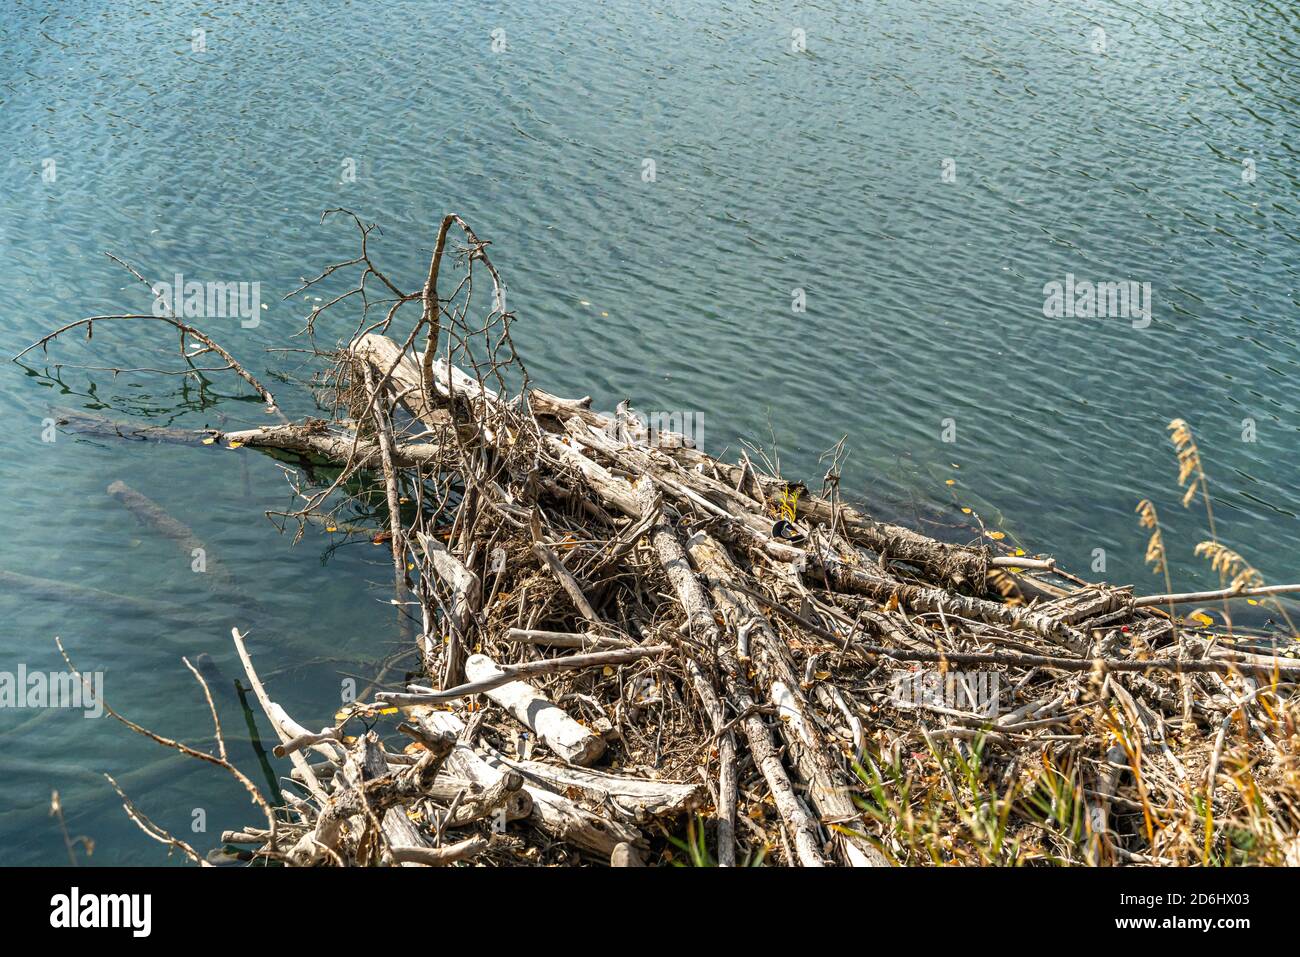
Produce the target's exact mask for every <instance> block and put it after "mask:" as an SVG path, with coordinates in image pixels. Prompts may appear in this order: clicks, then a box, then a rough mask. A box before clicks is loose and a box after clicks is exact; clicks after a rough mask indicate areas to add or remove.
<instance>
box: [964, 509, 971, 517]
mask: <svg viewBox="0 0 1300 957" xmlns="http://www.w3.org/2000/svg"><path fill="white" fill-rule="evenodd" d="M962 512H963V513H964V514H966V515H969V514H970V513H971V511H970V509H968V508H963V509H962Z"/></svg>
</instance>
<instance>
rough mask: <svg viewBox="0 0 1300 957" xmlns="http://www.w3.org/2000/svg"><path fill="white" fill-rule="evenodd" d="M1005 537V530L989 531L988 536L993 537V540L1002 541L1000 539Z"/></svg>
mask: <svg viewBox="0 0 1300 957" xmlns="http://www.w3.org/2000/svg"><path fill="white" fill-rule="evenodd" d="M1006 537H1007V533H1006V532H989V538H991V539H993V541H995V542H1000V541H1002V539H1004V538H1006Z"/></svg>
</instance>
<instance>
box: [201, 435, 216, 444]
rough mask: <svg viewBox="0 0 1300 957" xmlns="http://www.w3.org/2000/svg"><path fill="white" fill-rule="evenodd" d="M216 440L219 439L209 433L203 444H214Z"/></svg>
mask: <svg viewBox="0 0 1300 957" xmlns="http://www.w3.org/2000/svg"><path fill="white" fill-rule="evenodd" d="M216 441H217V440H216V438H215V437H214V436H211V435H209V436H208V437H207V438H206V439H204V440H203V444H204V445H212V444H213V443H214V442H216Z"/></svg>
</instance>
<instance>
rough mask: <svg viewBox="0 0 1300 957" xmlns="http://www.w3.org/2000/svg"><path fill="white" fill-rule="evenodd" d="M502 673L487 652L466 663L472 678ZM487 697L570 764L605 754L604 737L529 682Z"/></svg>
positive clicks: (586, 762) (515, 683)
mask: <svg viewBox="0 0 1300 957" xmlns="http://www.w3.org/2000/svg"><path fill="white" fill-rule="evenodd" d="M498 674H501V669H500V668H498V667H497V666H496V663H495V662H493V661H492V659H491V658H489V657H488V656H487V655H470V657H469V659H468V660H467V661H466V662H465V675H466V677H468V678H469V679H470V680H471V681H479V680H482V679H484V678H491V677H492V676H493V675H498ZM487 696H488V697H489V698H491V699H492V700H493V701H495V702H496V703H497V704H499V705H501V707H503V708H505V709H506V711H508V712H509V713H510V715H511V716H512V717H513V718H514V719H515V720H516V721H518V722H519V723H521V724H523V725H525V726H526V727H528V728H530V729H531V730H532V731H533V732H534V733H535V734H536V735H537V737H538V738H539V739H540V740H541V741H543V742H544V743H545V744H546V746H547V747H549V748H550V749H551V750H552V751H554V752H555V753H556V754H558V755H559V756H560V757H561V758H563V759H564V760H565V761H568V762H569V763H570V764H577V765H582V766H586V765H589V764H593V763H595V762H596V761H597V760H598V759H599V758H600V756H601V755H602V754H604V753H605V740H604V738H601V737H600V736H599V735H596V734H593V733H592V732H591V731H589V730H588V729H587V728H584V727H583V726H582V725H580V724H578V722H576V721H574V720H573V719H572V718H571V717H569V715H568V714H567V713H566V712H565V711H564V709H563V708H561V707H559V706H558V705H556V704H554V703H553V702H552V701H551V700H550V699H549V698H548V697H546V695H544V694H543V693H542V692H541V691H539V690H538V689H537V688H535V687H533V686H532V685H531V684H529V683H528V682H526V681H512V682H510V683H509V684H504V685H502V686H501V687H499V688H493V689H492V690H491V691H488V692H487Z"/></svg>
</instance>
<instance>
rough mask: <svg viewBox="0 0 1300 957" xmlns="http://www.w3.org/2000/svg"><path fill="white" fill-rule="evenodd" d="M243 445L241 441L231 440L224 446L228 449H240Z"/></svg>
mask: <svg viewBox="0 0 1300 957" xmlns="http://www.w3.org/2000/svg"><path fill="white" fill-rule="evenodd" d="M243 447H244V443H243V442H231V443H230V444H229V445H227V446H226V448H228V449H242V448H243Z"/></svg>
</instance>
